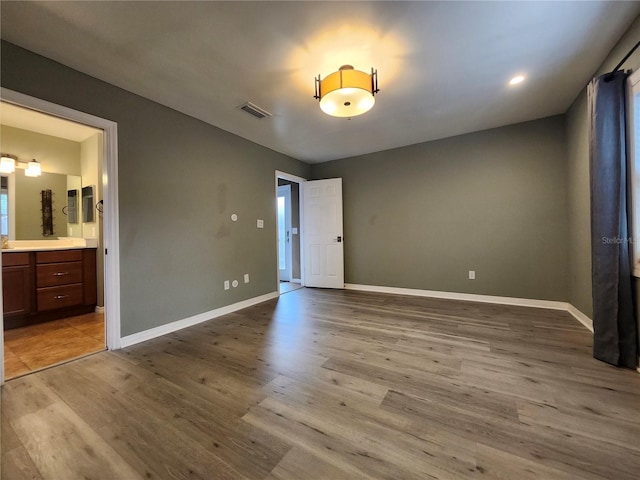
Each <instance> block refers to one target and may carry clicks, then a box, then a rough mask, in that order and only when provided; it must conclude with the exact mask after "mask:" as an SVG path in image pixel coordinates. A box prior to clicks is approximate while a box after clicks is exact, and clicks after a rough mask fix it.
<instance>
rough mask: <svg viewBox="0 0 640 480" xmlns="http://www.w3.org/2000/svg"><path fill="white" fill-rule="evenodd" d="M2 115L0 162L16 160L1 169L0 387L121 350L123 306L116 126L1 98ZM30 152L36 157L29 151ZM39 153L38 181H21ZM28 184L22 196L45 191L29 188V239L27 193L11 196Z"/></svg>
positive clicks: (20, 98) (10, 94)
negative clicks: (33, 207)
mask: <svg viewBox="0 0 640 480" xmlns="http://www.w3.org/2000/svg"><path fill="white" fill-rule="evenodd" d="M0 107H1V108H2V112H3V115H2V123H3V129H2V137H3V138H2V146H3V150H2V153H3V157H5V153H7V154H11V155H12V157H13V160H14V161H13V162H3V163H4V164H5V165H3V166H4V167H5V168H6V169H8V170H11V169H10V168H7V165H6V164H7V163H13V164H14V165H13V166H14V167H15V169H14V170H13V171H5V172H4V173H1V174H0V176H4V177H6V178H7V181H3V183H2V185H3V187H4V186H5V185H6V186H7V187H8V188H6V189H4V188H3V194H4V193H6V199H5V198H4V196H3V198H2V200H7V202H2V203H3V205H2V206H3V209H2V214H3V215H2V219H0V220H3V222H1V225H0V226H1V227H2V229H3V232H2V233H3V250H2V255H1V256H0V259H1V261H0V264H1V267H2V277H1V278H2V282H1V284H2V288H1V289H0V291H1V292H2V297H1V299H2V301H1V302H0V305H2V310H1V311H0V313H1V314H2V316H1V317H0V320H1V321H0V359H2V360H3V361H2V362H1V363H0V383H3V382H4V380H5V379H10V378H15V377H17V376H21V375H24V374H27V373H30V372H32V371H37V370H40V369H42V368H47V367H49V366H53V365H56V364H59V363H63V362H66V361H68V360H72V359H74V358H78V357H81V356H85V355H87V354H91V353H94V352H97V351H101V350H104V349H105V348H107V347H108V348H109V349H116V348H119V347H120V315H119V308H118V307H119V301H120V298H119V292H118V290H117V288H116V287H117V279H118V278H119V264H118V262H119V248H118V228H117V224H118V218H117V217H118V208H117V205H118V201H117V174H116V173H117V125H116V124H115V123H114V122H111V121H108V120H104V119H101V118H98V117H94V116H92V115H88V114H86V113H83V112H78V111H75V110H71V109H68V108H66V107H62V106H60V105H56V104H52V103H50V102H46V101H43V100H40V99H37V98H34V97H29V96H27V95H23V94H20V93H18V92H14V91H11V90H7V89H4V88H2V104H1V105H0ZM7 112H9V113H11V114H10V115H6V113H7ZM51 122H52V123H51ZM72 131H73V132H75V133H71V132H72ZM74 135H76V138H68V137H69V136H71V137H73V136H74ZM7 140H9V141H7ZM39 140H42V143H40V141H39ZM47 142H48V145H47ZM34 146H35V147H34ZM56 147H58V148H59V149H61V150H60V151H56ZM33 148H36V149H37V151H33V152H30V151H28V150H29V149H33ZM5 150H7V151H5ZM36 153H37V159H38V163H39V164H40V168H39V170H40V174H39V175H38V176H36V177H33V176H29V175H25V172H26V170H25V169H26V168H28V166H29V165H28V162H30V161H31V160H32V157H34V156H36ZM7 157H8V155H7ZM27 176H28V177H30V178H29V180H33V184H26V188H27V189H31V190H33V188H32V187H34V185H35V183H37V182H40V183H42V182H45V181H46V182H49V184H50V185H49V186H47V185H42V186H37V188H36V190H37V192H36V193H37V194H38V195H37V201H36V203H38V206H39V212H38V213H37V216H38V218H37V220H38V221H39V222H38V226H37V228H36V230H34V229H33V228H32V227H33V225H31V223H33V222H32V221H33V218H31V217H32V215H29V214H28V212H27V213H26V217H25V218H24V219H18V216H20V215H24V214H25V208H26V206H27V204H28V203H29V202H32V200H33V199H32V198H31V197H32V196H33V195H29V194H28V193H27V197H26V198H27V200H26V201H23V200H21V199H22V198H23V193H24V192H22V193H21V192H19V191H18V190H19V188H20V185H22V184H25V181H24V180H25V179H24V178H23V177H27ZM18 178H19V179H20V180H16V179H18ZM34 178H37V180H34ZM31 193H33V192H31ZM45 201H46V202H45ZM45 203H46V205H45ZM4 207H6V208H4ZM5 214H6V215H5ZM45 217H46V218H45ZM103 219H104V220H103ZM5 220H6V221H5ZM23 220H25V221H24V222H23ZM103 222H104V223H103ZM26 232H31V233H30V234H28V233H26ZM25 235H26V236H25ZM29 235H35V237H34V238H30V237H29ZM107 247H109V248H108V253H109V256H108V257H107V256H106V253H107Z"/></svg>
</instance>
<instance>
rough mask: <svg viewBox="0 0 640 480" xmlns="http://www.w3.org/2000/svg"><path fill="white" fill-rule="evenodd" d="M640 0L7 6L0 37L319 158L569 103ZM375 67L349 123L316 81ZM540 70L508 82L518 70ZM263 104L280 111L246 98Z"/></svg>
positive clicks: (507, 120)
mask: <svg viewBox="0 0 640 480" xmlns="http://www.w3.org/2000/svg"><path fill="white" fill-rule="evenodd" d="M638 13H640V3H639V2H610V1H587V2H578V1H569V2H545V1H542V2H515V1H514V2H399V1H396V2H269V1H265V2H57V1H47V2H10V1H3V2H2V25H1V32H2V38H3V39H5V40H8V41H9V42H12V43H15V44H17V45H20V46H22V47H24V48H27V49H29V50H32V51H34V52H37V53H39V54H42V55H44V56H46V57H49V58H52V59H54V60H57V61H59V62H61V63H63V64H65V65H69V66H70V67H72V68H75V69H77V70H79V71H82V72H85V73H87V74H89V75H92V76H94V77H97V78H100V79H102V80H105V81H107V82H109V83H112V84H114V85H117V86H119V87H122V88H124V89H126V90H129V91H131V92H134V93H137V94H139V95H141V96H144V97H146V98H150V99H152V100H155V101H157V102H159V103H162V104H164V105H167V106H169V107H172V108H174V109H176V110H178V111H181V112H184V113H186V114H188V115H191V116H193V117H196V118H199V119H201V120H203V121H205V122H208V123H210V124H212V125H216V126H218V127H220V128H222V129H224V130H227V131H230V132H233V133H235V134H237V135H240V136H242V137H244V138H247V139H249V140H252V141H254V142H256V143H259V144H261V145H264V146H266V147H269V148H272V149H273V150H276V151H279V152H282V153H285V154H288V155H291V156H292V157H295V158H298V159H300V160H303V161H306V162H309V163H314V162H321V161H327V160H332V159H337V158H344V157H349V156H353V155H359V154H364V153H368V152H373V151H379V150H386V149H390V148H394V147H399V146H403V145H410V144H413V143H419V142H424V141H428V140H433V139H437V138H444V137H449V136H453V135H459V134H462V133H467V132H472V131H477V130H483V129H487V128H492V127H497V126H502V125H507V124H512V123H517V122H522V121H526V120H532V119H536V118H541V117H545V116H549V115H554V114H559V113H564V112H565V111H566V110H567V108H568V107H569V106H570V104H571V102H572V101H573V100H574V99H575V97H576V96H577V95H578V93H579V92H580V91H581V90H582V88H583V87H584V86H585V85H586V83H587V82H588V80H589V78H590V76H591V75H592V74H593V72H595V71H596V70H597V68H598V67H599V66H600V64H601V62H602V60H603V59H604V58H605V56H606V55H607V53H608V52H609V51H610V49H611V48H612V47H613V46H614V45H615V43H616V42H617V40H618V39H619V38H620V36H621V35H622V34H623V33H624V31H625V30H626V29H627V27H628V26H629V25H630V24H631V22H632V21H633V20H634V18H635V17H636V16H637V15H638ZM343 64H352V65H354V66H355V67H356V68H357V69H360V70H364V71H369V70H370V68H371V67H375V68H377V69H378V75H379V86H380V90H381V91H380V93H379V94H378V96H377V97H376V105H375V106H374V108H373V109H372V110H371V111H370V112H369V113H367V114H365V115H362V116H360V117H355V118H353V119H351V120H348V119H340V118H333V117H329V116H327V115H325V114H324V113H322V112H321V110H320V108H319V106H318V104H317V101H316V100H314V99H313V93H314V77H315V76H317V75H318V74H320V75H321V76H322V77H324V76H326V75H327V74H329V73H331V72H332V71H335V70H337V69H338V67H340V66H341V65H343ZM518 73H521V74H524V75H526V77H527V79H526V81H525V82H523V83H522V84H520V85H519V86H517V87H509V86H507V82H508V80H509V79H510V78H511V77H512V76H514V75H515V74H518ZM246 101H251V102H253V103H255V104H257V105H258V106H260V107H262V108H264V109H265V110H267V111H269V112H271V113H272V114H273V117H271V118H267V119H263V120H258V119H256V118H254V117H252V116H250V115H248V114H246V113H244V112H242V111H240V110H238V109H237V107H238V106H239V105H240V104H242V103H244V102H246Z"/></svg>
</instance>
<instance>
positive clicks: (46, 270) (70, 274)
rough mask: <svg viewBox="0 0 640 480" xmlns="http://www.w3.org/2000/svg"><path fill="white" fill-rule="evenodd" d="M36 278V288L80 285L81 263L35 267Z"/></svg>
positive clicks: (48, 264)
mask: <svg viewBox="0 0 640 480" xmlns="http://www.w3.org/2000/svg"><path fill="white" fill-rule="evenodd" d="M36 277H37V278H36V284H37V286H38V288H40V287H56V286H58V285H68V284H70V283H82V262H65V263H47V264H45V265H37V266H36Z"/></svg>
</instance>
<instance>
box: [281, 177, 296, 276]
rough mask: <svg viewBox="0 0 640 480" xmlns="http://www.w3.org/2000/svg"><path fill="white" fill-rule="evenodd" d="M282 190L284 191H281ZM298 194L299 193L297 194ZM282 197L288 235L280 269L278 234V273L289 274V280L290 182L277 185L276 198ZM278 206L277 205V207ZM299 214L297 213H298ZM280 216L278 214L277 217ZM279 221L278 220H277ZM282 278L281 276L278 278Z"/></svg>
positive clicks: (291, 270)
mask: <svg viewBox="0 0 640 480" xmlns="http://www.w3.org/2000/svg"><path fill="white" fill-rule="evenodd" d="M282 192H284V193H282ZM298 196H299V195H298ZM280 197H284V199H285V202H284V230H285V232H288V233H289V235H288V236H287V235H286V234H285V238H284V240H285V244H284V256H285V265H286V267H285V269H284V270H282V269H281V268H280V235H278V273H280V274H281V275H282V274H283V273H284V274H285V275H286V274H287V273H288V274H289V279H288V280H285V281H287V282H290V281H291V279H292V277H293V265H291V262H292V261H293V233H292V232H291V184H289V183H287V184H286V185H278V198H280ZM278 208H279V207H278ZM298 216H299V215H298ZM279 218H280V216H279V215H278V219H279ZM278 223H279V222H278ZM277 227H278V231H279V230H280V225H278V226H277ZM287 240H288V242H287ZM280 279H281V280H282V278H280Z"/></svg>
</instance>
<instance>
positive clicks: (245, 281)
mask: <svg viewBox="0 0 640 480" xmlns="http://www.w3.org/2000/svg"><path fill="white" fill-rule="evenodd" d="M244 283H249V274H248V273H245V274H244Z"/></svg>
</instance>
